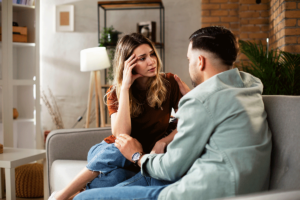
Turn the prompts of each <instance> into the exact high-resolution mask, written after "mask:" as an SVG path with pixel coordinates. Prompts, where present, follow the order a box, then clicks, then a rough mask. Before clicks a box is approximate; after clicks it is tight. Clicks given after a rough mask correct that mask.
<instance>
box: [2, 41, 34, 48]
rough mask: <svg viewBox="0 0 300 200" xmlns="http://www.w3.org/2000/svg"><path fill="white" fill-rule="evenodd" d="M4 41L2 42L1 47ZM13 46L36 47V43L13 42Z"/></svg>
mask: <svg viewBox="0 0 300 200" xmlns="http://www.w3.org/2000/svg"><path fill="white" fill-rule="evenodd" d="M1 46H2V42H0V47H1ZM13 47H35V43H26V42H13Z"/></svg>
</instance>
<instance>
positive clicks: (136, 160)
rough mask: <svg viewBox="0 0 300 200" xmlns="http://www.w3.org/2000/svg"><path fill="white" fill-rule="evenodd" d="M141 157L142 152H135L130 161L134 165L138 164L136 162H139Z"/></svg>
mask: <svg viewBox="0 0 300 200" xmlns="http://www.w3.org/2000/svg"><path fill="white" fill-rule="evenodd" d="M142 155H144V152H136V153H134V154H133V155H132V157H131V159H132V161H133V162H134V164H135V165H137V164H138V161H139V160H140V158H141V157H142Z"/></svg>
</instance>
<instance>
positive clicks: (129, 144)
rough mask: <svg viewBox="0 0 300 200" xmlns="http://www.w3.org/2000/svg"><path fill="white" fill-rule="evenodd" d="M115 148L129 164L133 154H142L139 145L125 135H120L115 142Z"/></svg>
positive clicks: (135, 140) (141, 148)
mask: <svg viewBox="0 0 300 200" xmlns="http://www.w3.org/2000/svg"><path fill="white" fill-rule="evenodd" d="M115 146H116V147H117V148H118V149H119V150H120V151H121V153H122V154H123V156H124V157H125V158H127V160H129V161H131V162H132V155H133V154H134V153H136V152H143V147H142V145H141V143H139V141H137V139H135V138H132V137H130V136H129V135H127V134H120V135H119V136H118V137H117V139H116V141H115Z"/></svg>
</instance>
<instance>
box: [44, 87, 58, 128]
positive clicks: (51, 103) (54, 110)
mask: <svg viewBox="0 0 300 200" xmlns="http://www.w3.org/2000/svg"><path fill="white" fill-rule="evenodd" d="M48 91H49V95H50V97H48V96H47V95H46V94H45V91H42V94H41V98H42V100H43V102H44V104H45V105H46V107H47V109H48V112H49V114H50V115H51V118H52V121H53V123H54V124H55V126H56V129H63V128H64V124H63V121H62V119H61V115H60V111H59V108H58V106H57V103H56V100H55V97H54V96H53V94H52V91H51V90H50V88H48Z"/></svg>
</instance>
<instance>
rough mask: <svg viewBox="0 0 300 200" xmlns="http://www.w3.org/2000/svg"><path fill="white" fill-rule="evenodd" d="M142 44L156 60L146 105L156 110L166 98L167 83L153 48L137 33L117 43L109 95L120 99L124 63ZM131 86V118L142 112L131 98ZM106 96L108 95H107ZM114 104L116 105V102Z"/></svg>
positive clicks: (141, 107)
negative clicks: (153, 54) (113, 94)
mask: <svg viewBox="0 0 300 200" xmlns="http://www.w3.org/2000/svg"><path fill="white" fill-rule="evenodd" d="M142 44H148V45H149V46H150V47H151V48H152V49H153V51H154V53H155V56H156V58H157V68H156V70H157V73H156V76H154V77H151V78H149V80H148V82H147V98H146V99H147V103H148V105H149V106H150V107H153V108H154V107H155V106H157V108H160V107H161V106H162V104H163V102H164V101H165V100H166V98H167V85H168V84H169V82H168V81H167V80H166V79H164V78H163V76H162V75H160V72H161V68H162V63H161V59H160V57H159V55H158V53H157V50H156V48H155V46H154V45H153V43H152V42H151V41H150V40H149V39H148V38H146V37H144V36H143V35H141V34H139V33H132V34H129V35H125V36H123V37H122V38H121V39H120V40H119V41H118V44H117V47H116V52H115V57H114V60H113V66H114V81H113V87H112V89H111V91H110V93H112V92H114V91H115V92H116V94H117V98H118V99H120V92H121V86H122V81H123V70H124V62H125V61H126V60H127V59H128V58H129V57H130V56H131V55H132V53H133V51H134V50H135V49H136V48H137V47H138V46H140V45H142ZM133 85H134V84H133ZM133 85H132V86H133ZM132 86H131V87H130V89H129V104H130V116H131V117H132V118H133V117H137V116H139V115H140V114H141V113H142V112H143V106H142V103H141V102H138V100H137V99H136V98H135V97H134V96H133V93H132ZM107 95H109V93H108V94H107ZM114 103H116V104H118V102H114Z"/></svg>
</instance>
